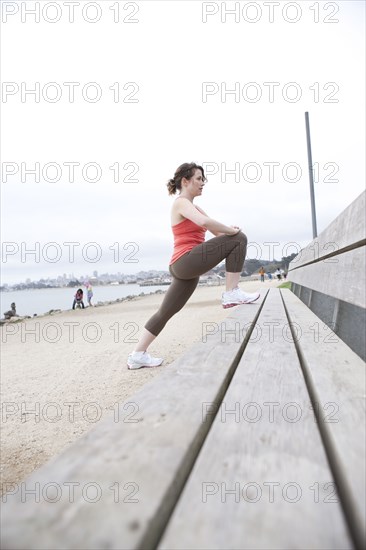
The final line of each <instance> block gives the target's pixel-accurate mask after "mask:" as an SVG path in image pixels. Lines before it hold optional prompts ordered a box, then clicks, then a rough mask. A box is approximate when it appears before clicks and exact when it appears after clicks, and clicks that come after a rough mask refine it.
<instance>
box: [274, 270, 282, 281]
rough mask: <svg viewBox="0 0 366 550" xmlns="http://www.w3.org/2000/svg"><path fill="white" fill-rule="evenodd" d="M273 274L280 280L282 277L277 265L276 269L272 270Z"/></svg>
mask: <svg viewBox="0 0 366 550" xmlns="http://www.w3.org/2000/svg"><path fill="white" fill-rule="evenodd" d="M274 274H275V275H276V277H277V279H278V280H279V281H280V280H281V279H282V276H281V271H280V269H279V267H278V268H277V269H276V271H275V272H274Z"/></svg>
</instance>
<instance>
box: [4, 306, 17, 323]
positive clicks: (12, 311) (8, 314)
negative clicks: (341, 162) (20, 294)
mask: <svg viewBox="0 0 366 550" xmlns="http://www.w3.org/2000/svg"><path fill="white" fill-rule="evenodd" d="M10 307H11V309H9V311H5V313H4V319H10V318H11V317H19V315H17V312H16V307H15V302H12V303H11V304H10Z"/></svg>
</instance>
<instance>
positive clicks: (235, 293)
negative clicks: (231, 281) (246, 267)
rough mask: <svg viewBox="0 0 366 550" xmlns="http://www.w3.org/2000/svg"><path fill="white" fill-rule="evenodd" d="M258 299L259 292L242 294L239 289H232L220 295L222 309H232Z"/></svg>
mask: <svg viewBox="0 0 366 550" xmlns="http://www.w3.org/2000/svg"><path fill="white" fill-rule="evenodd" d="M259 297H260V293H259V292H253V293H250V292H243V291H242V290H241V289H240V288H239V287H236V288H233V290H229V291H227V292H223V294H222V307H223V308H224V309H226V308H228V307H234V306H237V305H240V304H251V303H252V302H255V301H256V300H258V298H259Z"/></svg>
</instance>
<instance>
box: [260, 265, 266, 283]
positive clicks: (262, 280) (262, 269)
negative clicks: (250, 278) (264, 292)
mask: <svg viewBox="0 0 366 550" xmlns="http://www.w3.org/2000/svg"><path fill="white" fill-rule="evenodd" d="M264 274H265V271H264V268H263V266H262V267H261V268H260V270H259V275H260V276H261V282H262V283H264Z"/></svg>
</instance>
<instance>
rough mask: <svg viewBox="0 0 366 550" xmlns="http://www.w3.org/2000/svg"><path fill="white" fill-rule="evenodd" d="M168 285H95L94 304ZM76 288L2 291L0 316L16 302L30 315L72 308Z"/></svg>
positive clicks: (20, 309) (163, 287)
mask: <svg viewBox="0 0 366 550" xmlns="http://www.w3.org/2000/svg"><path fill="white" fill-rule="evenodd" d="M168 288H169V286H168V285H162V286H139V285H136V284H134V285H132V284H131V285H118V286H113V285H112V286H109V285H108V286H95V287H93V293H94V296H93V298H92V304H96V303H97V302H106V301H107V300H117V298H124V297H125V296H128V295H134V296H137V295H138V294H141V293H142V292H144V293H145V294H149V293H151V292H155V291H156V290H159V289H160V290H163V291H166V290H168ZM76 290H77V289H76V288H41V289H30V290H16V291H14V292H0V307H1V310H0V317H1V318H3V317H4V311H8V310H9V309H10V304H11V303H12V302H15V304H16V311H17V314H18V315H30V316H33V314H34V313H37V315H41V314H42V313H47V312H48V311H49V310H50V309H62V310H66V309H71V308H72V303H73V300H74V294H75V292H76ZM83 291H84V305H85V307H86V306H87V303H88V302H87V299H86V289H84V288H83Z"/></svg>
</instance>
